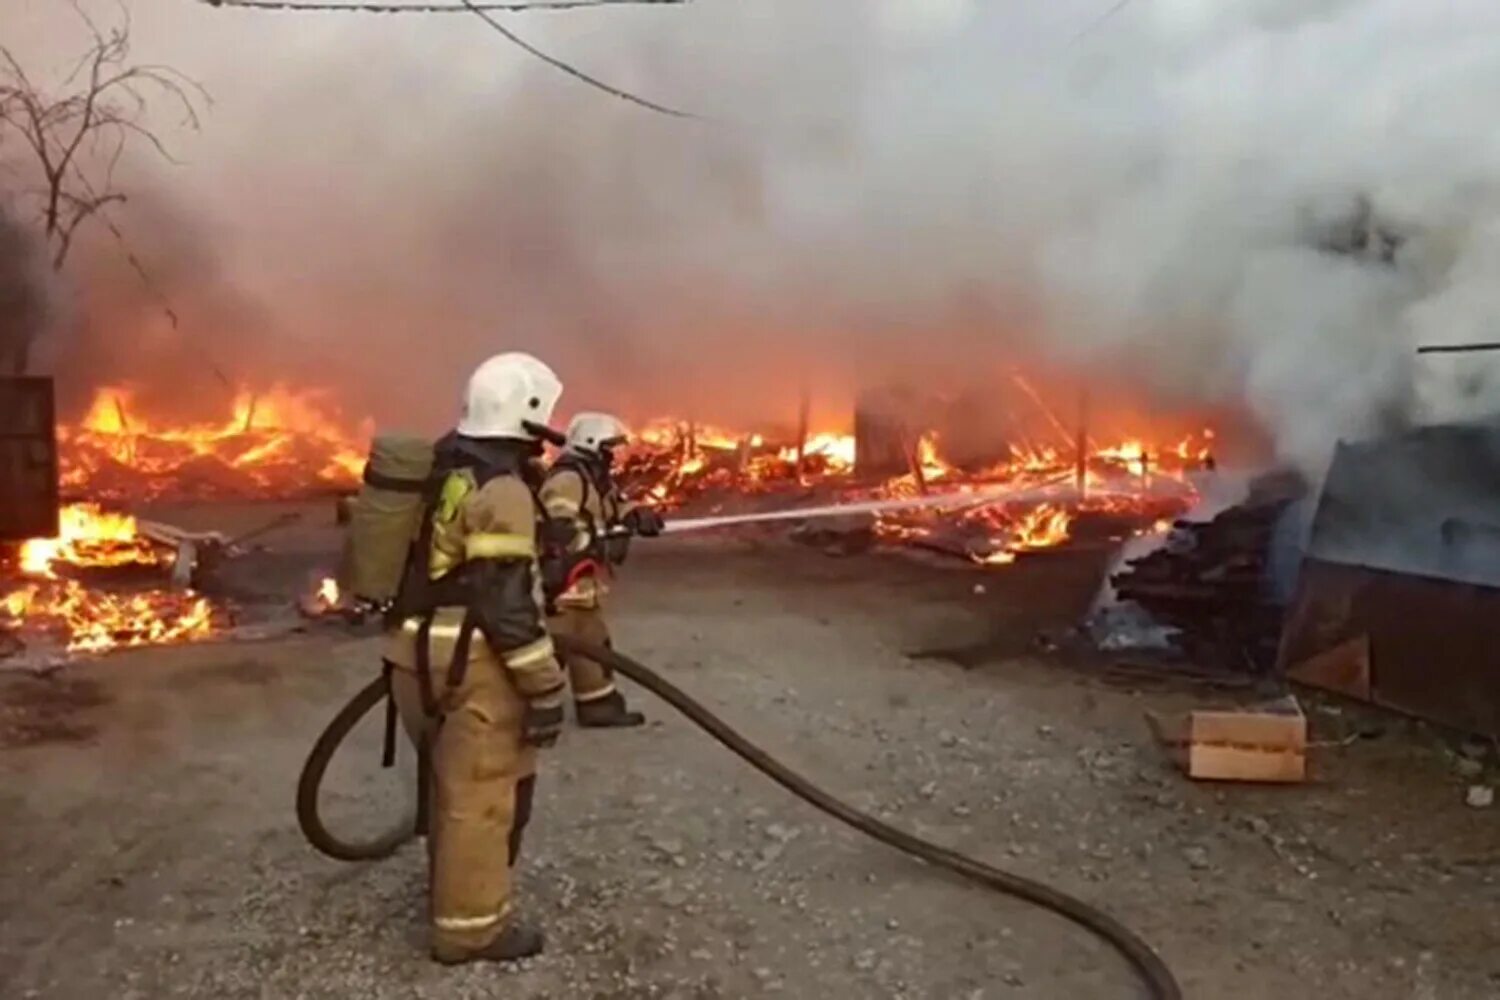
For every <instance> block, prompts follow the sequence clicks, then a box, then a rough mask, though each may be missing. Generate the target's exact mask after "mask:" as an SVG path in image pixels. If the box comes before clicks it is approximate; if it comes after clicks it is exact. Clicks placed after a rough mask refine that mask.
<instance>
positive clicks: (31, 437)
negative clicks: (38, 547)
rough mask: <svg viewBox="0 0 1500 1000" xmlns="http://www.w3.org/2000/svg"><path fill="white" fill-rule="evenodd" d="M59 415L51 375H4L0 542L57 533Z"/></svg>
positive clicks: (0, 398) (0, 420) (0, 435)
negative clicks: (12, 376)
mask: <svg viewBox="0 0 1500 1000" xmlns="http://www.w3.org/2000/svg"><path fill="white" fill-rule="evenodd" d="M57 502H58V483H57V420H56V411H55V409H54V404H53V395H52V380H51V379H50V378H24V377H21V378H0V541H20V540H22V539H26V538H46V537H51V536H54V535H56V534H57Z"/></svg>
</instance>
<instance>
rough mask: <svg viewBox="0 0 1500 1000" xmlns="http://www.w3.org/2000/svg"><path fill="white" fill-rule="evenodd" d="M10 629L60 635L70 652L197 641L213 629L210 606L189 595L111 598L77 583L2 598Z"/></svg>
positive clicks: (26, 589)
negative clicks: (17, 628)
mask: <svg viewBox="0 0 1500 1000" xmlns="http://www.w3.org/2000/svg"><path fill="white" fill-rule="evenodd" d="M0 608H3V610H4V613H5V616H6V617H7V618H8V619H9V621H7V622H6V624H7V625H8V626H9V627H21V626H23V625H24V626H25V627H26V628H27V629H28V630H33V631H46V632H57V633H60V635H61V637H62V638H63V640H64V643H65V646H66V648H67V650H68V651H69V652H90V653H98V652H104V651H105V650H110V649H115V648H119V647H124V646H148V645H155V644H158V643H167V642H187V641H190V640H193V639H201V638H204V637H206V636H208V635H209V634H210V633H211V632H212V631H213V613H214V609H213V605H212V604H210V603H209V601H208V599H207V598H205V597H199V596H197V595H195V594H193V593H191V592H188V593H177V592H175V591H169V590H149V591H143V592H140V593H133V594H113V593H109V592H106V591H101V590H95V589H91V588H89V587H85V586H84V585H83V584H81V583H79V582H78V581H76V580H49V581H47V582H45V583H36V584H30V585H28V586H26V587H23V588H21V589H20V590H15V591H12V592H11V593H9V594H7V595H5V597H4V598H0Z"/></svg>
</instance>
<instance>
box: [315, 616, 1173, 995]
mask: <svg viewBox="0 0 1500 1000" xmlns="http://www.w3.org/2000/svg"><path fill="white" fill-rule="evenodd" d="M554 641H555V642H556V643H557V646H558V649H559V650H560V651H561V652H563V653H564V654H572V655H575V656H582V657H586V658H588V659H591V660H594V661H596V662H598V663H602V664H604V665H605V666H607V667H609V668H611V669H612V670H614V671H615V672H616V673H619V674H622V675H624V676H625V677H628V678H629V679H630V680H632V681H634V682H635V683H637V684H639V685H640V686H641V687H643V688H645V689H646V690H648V691H650V692H651V693H652V694H654V695H656V696H657V697H658V698H660V699H661V700H663V701H665V702H666V703H667V704H669V705H671V706H672V707H673V708H675V709H677V711H679V712H681V713H682V714H683V715H685V716H687V718H688V719H689V720H691V721H692V722H693V723H694V724H695V725H697V726H698V727H699V728H700V729H702V730H703V731H704V732H706V733H708V734H709V735H710V736H712V737H713V738H714V739H716V740H718V741H719V742H720V743H722V744H723V745H724V746H726V747H728V748H729V749H730V750H731V751H733V752H734V753H735V754H737V755H738V756H739V757H740V758H742V759H743V760H744V761H746V762H747V763H748V764H750V766H751V767H753V768H755V769H756V770H757V771H759V772H760V773H762V774H764V775H765V776H766V777H768V778H770V779H771V780H772V781H774V782H776V783H777V784H778V785H780V786H781V787H782V788H785V789H786V790H787V791H789V792H791V793H792V794H793V795H795V796H797V797H798V798H799V799H802V800H803V801H804V802H806V803H808V804H809V805H812V806H813V807H815V808H817V809H820V810H822V811H823V812H825V813H827V814H828V815H830V816H832V817H833V818H834V819H837V820H839V821H840V822H842V823H846V824H848V825H849V826H851V827H853V828H854V829H856V830H859V831H860V832H861V833H864V834H866V835H867V836H870V837H873V838H874V839H876V840H878V841H880V842H881V843H883V844H887V845H889V846H891V847H894V848H895V849H896V850H898V851H903V852H905V853H906V854H909V855H911V856H912V857H914V858H918V859H920V860H922V861H926V862H928V863H929V864H932V865H936V866H937V867H939V868H944V869H947V870H948V871H950V872H954V873H955V874H958V875H962V876H963V877H964V878H967V879H969V880H971V881H974V882H977V883H979V884H980V885H982V886H984V887H985V888H988V889H991V890H993V891H995V892H1000V893H1004V894H1005V895H1007V896H1014V897H1016V898H1017V899H1023V900H1025V901H1026V902H1028V903H1033V904H1035V905H1037V906H1040V907H1043V908H1044V909H1048V910H1051V911H1052V912H1054V913H1056V914H1058V915H1059V916H1062V917H1065V918H1066V919H1068V920H1071V921H1072V922H1073V923H1075V924H1078V925H1079V926H1080V927H1082V928H1084V929H1085V930H1087V931H1089V932H1090V933H1092V934H1094V935H1096V936H1098V937H1100V938H1102V939H1103V940H1105V941H1107V942H1108V943H1109V944H1110V945H1111V946H1112V947H1114V948H1115V950H1117V951H1118V952H1119V953H1120V954H1121V955H1123V956H1124V957H1125V959H1126V961H1127V962H1129V963H1130V965H1131V967H1132V968H1133V969H1135V971H1136V972H1137V973H1138V974H1139V975H1140V977H1141V979H1142V980H1143V981H1144V982H1145V984H1146V986H1147V987H1148V988H1149V990H1150V991H1151V996H1152V997H1154V998H1155V1000H1181V997H1182V988H1181V987H1180V986H1178V984H1177V980H1176V978H1175V977H1174V976H1173V975H1172V970H1171V969H1169V968H1167V965H1166V963H1165V962H1163V961H1162V959H1161V956H1159V955H1157V954H1156V952H1155V951H1153V950H1152V949H1151V946H1150V945H1148V944H1146V942H1145V941H1142V940H1141V939H1140V938H1139V937H1137V936H1136V934H1135V932H1134V931H1132V930H1131V929H1130V928H1128V927H1126V926H1125V925H1124V924H1122V923H1120V922H1119V921H1118V920H1116V919H1115V918H1114V917H1112V916H1110V915H1109V914H1107V913H1105V912H1103V911H1101V910H1099V909H1097V908H1095V907H1093V906H1090V905H1089V904H1088V903H1085V902H1083V901H1082V900H1080V899H1076V898H1074V897H1072V896H1069V895H1068V894H1067V893H1064V892H1061V891H1059V890H1057V889H1054V888H1052V887H1051V886H1049V885H1045V884H1043V883H1041V882H1035V881H1032V880H1031V879H1028V878H1023V877H1021V876H1019V875H1014V874H1012V873H1010V872H1006V871H1002V870H1000V869H999V868H994V867H992V866H990V865H987V864H985V863H984V862H982V861H977V860H975V859H974V858H970V857H967V856H965V855H963V854H959V853H958V852H957V851H953V850H949V849H948V848H946V847H942V846H939V845H937V844H933V843H931V842H929V841H926V840H922V839H921V838H920V837H914V836H912V835H911V834H909V833H907V832H905V831H904V830H898V829H897V828H896V827H893V826H891V825H889V824H887V823H884V822H882V821H880V820H878V819H876V818H875V817H873V816H871V815H869V814H867V813H864V812H861V811H860V810H858V809H855V808H854V807H853V806H851V805H849V804H848V803H846V802H843V801H841V800H839V799H837V798H834V797H833V796H832V795H830V794H829V793H828V792H826V791H824V790H823V789H821V788H819V787H818V786H817V785H814V784H812V783H811V782H809V781H808V780H807V779H806V778H804V777H802V776H801V775H799V774H797V773H796V772H795V771H792V770H791V769H790V768H788V767H787V766H786V765H785V764H783V763H781V762H780V761H778V760H777V759H776V758H774V757H772V756H771V755H770V754H768V753H766V752H765V751H764V750H762V749H761V748H760V747H758V746H756V745H755V744H754V743H751V742H750V741H749V740H747V739H746V738H745V737H743V736H741V735H740V734H739V733H738V732H737V731H735V730H734V729H733V728H731V727H730V726H729V725H728V723H726V722H724V720H723V719H720V718H719V717H718V716H717V715H715V714H714V713H713V712H710V711H709V710H708V709H707V708H705V707H704V706H703V705H702V704H701V703H700V702H698V701H697V700H696V699H694V698H693V697H691V696H690V695H688V694H687V693H686V692H684V691H683V690H682V689H681V688H679V687H677V685H675V684H673V683H672V682H671V681H669V680H667V679H666V678H664V677H662V676H661V675H660V674H658V673H657V672H656V671H654V670H652V669H651V668H649V667H647V666H646V665H645V664H643V663H640V662H638V661H636V660H633V659H631V658H630V657H628V656H625V655H623V654H621V653H618V652H616V651H615V650H613V649H607V648H605V647H602V646H596V645H594V644H593V643H588V642H581V641H579V640H577V639H573V638H570V637H568V636H561V635H559V636H555V637H554ZM389 684H390V681H389V678H388V677H385V676H381V677H379V678H376V680H375V681H373V682H372V683H370V684H369V685H367V686H366V687H364V688H363V689H361V690H360V691H359V693H358V694H356V695H355V696H354V697H353V698H352V699H351V700H350V701H349V703H348V704H347V705H345V706H344V707H343V709H341V710H340V711H339V713H338V714H337V715H335V716H334V718H333V721H332V722H330V723H329V725H328V728H327V729H325V730H324V731H323V733H322V735H320V736H319V737H318V739H317V742H316V743H314V744H313V748H312V752H311V753H309V754H308V757H307V763H306V764H304V765H303V768H302V775H301V778H300V779H299V781H298V784H297V822H298V823H299V825H300V826H301V827H302V832H303V834H304V835H305V836H306V837H307V839H308V842H309V843H311V844H312V845H313V847H315V848H316V849H317V850H319V851H320V852H322V853H323V854H326V855H328V856H329V857H332V858H336V859H338V860H340V861H368V860H375V859H378V858H383V857H386V856H388V855H390V854H391V853H393V852H394V851H395V850H396V849H397V848H398V847H400V846H401V845H402V844H403V843H405V842H406V841H407V840H409V839H411V837H412V836H413V835H414V833H415V827H414V825H413V824H411V823H409V822H408V823H403V824H402V825H401V826H400V827H398V828H396V829H393V830H391V831H389V832H387V833H384V834H381V835H379V836H377V837H375V838H373V839H371V840H369V841H365V842H362V843H355V842H351V841H344V840H341V839H339V838H338V837H336V836H335V835H334V834H333V833H331V832H330V831H329V830H328V828H327V827H326V826H325V825H324V823H323V820H322V817H321V816H320V815H319V812H318V790H319V787H320V786H321V785H322V782H323V776H324V774H325V772H326V771H327V769H328V764H329V762H330V761H331V760H332V759H333V755H334V753H335V751H337V750H338V748H339V745H340V744H341V743H343V741H344V739H345V738H346V737H347V736H348V735H349V733H350V731H351V730H353V728H354V727H355V725H357V724H358V723H359V721H360V719H362V718H363V717H364V716H365V715H366V714H367V713H368V712H369V711H370V710H371V709H372V708H374V707H375V706H376V705H377V704H379V703H380V702H381V701H382V700H383V699H385V698H386V697H387V695H388V692H389ZM386 724H387V731H388V734H389V732H390V729H391V726H393V724H394V719H393V718H392V717H389V716H388V718H387V723H386ZM387 760H388V761H389V751H388V757H387Z"/></svg>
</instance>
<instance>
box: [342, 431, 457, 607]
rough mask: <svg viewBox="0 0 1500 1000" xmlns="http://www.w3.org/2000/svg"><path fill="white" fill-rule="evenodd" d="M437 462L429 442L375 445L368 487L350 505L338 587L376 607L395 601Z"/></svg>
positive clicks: (390, 438) (386, 439)
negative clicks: (376, 605)
mask: <svg viewBox="0 0 1500 1000" xmlns="http://www.w3.org/2000/svg"><path fill="white" fill-rule="evenodd" d="M434 458H435V452H434V448H433V444H432V442H431V441H430V440H428V439H427V438H419V437H412V436H411V435H407V434H382V435H379V436H378V437H376V438H375V440H374V441H373V442H371V444H370V457H369V459H368V460H367V461H366V463H365V474H364V485H363V486H362V487H361V488H360V491H359V494H358V495H357V496H356V497H355V498H354V500H353V501H352V502H351V503H350V505H349V527H348V530H347V532H346V533H345V535H344V550H343V555H342V557H341V558H340V561H339V575H338V582H339V587H340V588H341V589H342V590H343V591H344V592H345V593H348V594H351V595H353V596H354V597H356V598H359V599H361V600H365V601H370V602H371V603H374V604H386V603H389V602H390V601H393V600H395V598H396V594H397V593H398V592H399V591H400V589H401V583H402V580H403V579H404V578H405V576H406V566H407V561H408V560H409V559H410V558H411V548H412V543H413V542H415V541H416V540H417V536H418V535H419V534H420V533H421V529H422V513H423V511H424V510H426V509H427V504H428V499H429V493H430V488H431V486H432V467H433V462H434Z"/></svg>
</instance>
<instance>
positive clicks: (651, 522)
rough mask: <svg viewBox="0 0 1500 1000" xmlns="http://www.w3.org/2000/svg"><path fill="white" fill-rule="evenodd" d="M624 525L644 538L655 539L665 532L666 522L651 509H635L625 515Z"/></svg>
mask: <svg viewBox="0 0 1500 1000" xmlns="http://www.w3.org/2000/svg"><path fill="white" fill-rule="evenodd" d="M625 524H626V527H628V528H629V529H630V530H631V531H633V532H635V533H636V534H637V535H641V536H642V537H644V538H655V537H656V536H657V535H659V534H661V533H662V532H663V531H664V530H666V527H667V522H665V521H663V520H662V518H661V515H660V514H658V513H657V512H656V510H655V509H654V508H651V507H636V508H633V509H632V510H631V511H630V513H628V514H626V515H625Z"/></svg>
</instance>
